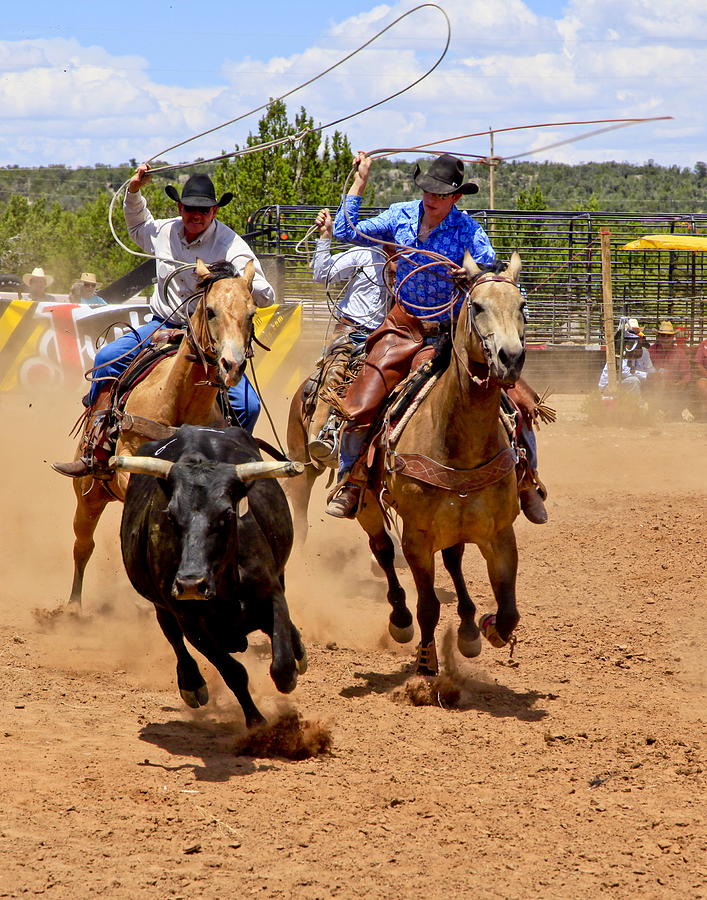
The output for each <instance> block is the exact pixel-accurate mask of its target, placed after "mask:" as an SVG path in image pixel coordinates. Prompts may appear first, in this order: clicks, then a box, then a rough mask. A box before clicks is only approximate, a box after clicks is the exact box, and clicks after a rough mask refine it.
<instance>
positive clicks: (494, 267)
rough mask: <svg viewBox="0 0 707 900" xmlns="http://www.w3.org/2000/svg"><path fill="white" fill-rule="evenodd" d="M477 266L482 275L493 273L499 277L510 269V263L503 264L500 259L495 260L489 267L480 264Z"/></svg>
mask: <svg viewBox="0 0 707 900" xmlns="http://www.w3.org/2000/svg"><path fill="white" fill-rule="evenodd" d="M477 265H478V267H479V269H480V271H481V274H482V275H483V274H484V272H493V273H494V275H498V274H500V273H501V272H505V271H506V269H507V268H508V263H506V262H503V260H500V259H496V260H494V261H493V262H492V263H489V265H481V264H479V263H477Z"/></svg>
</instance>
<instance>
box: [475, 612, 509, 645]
mask: <svg viewBox="0 0 707 900" xmlns="http://www.w3.org/2000/svg"><path fill="white" fill-rule="evenodd" d="M479 629H480V630H481V633H482V634H483V636H484V637H485V638H486V640H487V641H488V642H489V644H491V646H492V647H498V648H500V647H505V646H506V644H507V643H508V641H504V640H503V638H502V637H501V635H500V634H499V633H498V631H496V616H495V614H494V613H487V614H486V615H485V616H482V617H481V618H480V619H479Z"/></svg>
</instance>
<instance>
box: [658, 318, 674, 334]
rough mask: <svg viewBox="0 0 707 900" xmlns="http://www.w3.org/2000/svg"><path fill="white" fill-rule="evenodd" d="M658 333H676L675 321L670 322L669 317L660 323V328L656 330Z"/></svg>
mask: <svg viewBox="0 0 707 900" xmlns="http://www.w3.org/2000/svg"><path fill="white" fill-rule="evenodd" d="M656 334H670V335H674V334H675V329H674V328H673V323H672V322H669V321H668V320H667V319H666V320H665V321H664V322H661V323H660V328H658V330H657V331H656Z"/></svg>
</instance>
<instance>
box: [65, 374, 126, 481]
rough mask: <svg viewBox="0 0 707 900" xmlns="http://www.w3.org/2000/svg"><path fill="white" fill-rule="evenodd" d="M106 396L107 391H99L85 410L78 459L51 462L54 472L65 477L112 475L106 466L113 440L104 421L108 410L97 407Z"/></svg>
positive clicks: (113, 444)
mask: <svg viewBox="0 0 707 900" xmlns="http://www.w3.org/2000/svg"><path fill="white" fill-rule="evenodd" d="M108 396H109V392H108V391H105V392H101V393H100V394H99V395H98V398H97V399H96V403H95V405H94V406H93V407H92V408H89V409H87V410H86V413H85V415H86V421H85V424H84V429H83V433H82V435H81V443H80V450H81V454H80V456H79V457H78V459H73V460H71V462H65V463H62V462H55V463H52V469H54V471H55V472H58V473H59V474H60V475H66V476H67V478H84V477H85V476H86V475H95V476H96V477H104V478H106V477H109V476H110V477H112V472H110V470H109V468H108V460H109V459H110V457H111V455H112V452H113V448H114V446H115V441H114V439H113V435H112V434H111V432H112V429H111V428H110V426H109V423H108V422H107V421H106V419H107V418H108V416H109V414H110V410H109V409H97V407H100V406H101V402H102V401H104V400H107V399H108Z"/></svg>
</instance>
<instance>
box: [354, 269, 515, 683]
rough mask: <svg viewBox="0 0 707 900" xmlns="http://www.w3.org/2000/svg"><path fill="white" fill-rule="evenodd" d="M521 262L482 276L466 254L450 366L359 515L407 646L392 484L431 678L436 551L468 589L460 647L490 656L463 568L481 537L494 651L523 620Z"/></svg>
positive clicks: (421, 659)
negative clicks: (516, 402) (391, 527)
mask: <svg viewBox="0 0 707 900" xmlns="http://www.w3.org/2000/svg"><path fill="white" fill-rule="evenodd" d="M520 267H521V261H520V257H519V256H518V254H517V253H514V254H513V256H512V258H511V261H510V263H509V265H508V267H507V269H506V270H505V271H504V272H503V273H502V274H496V273H493V272H482V271H481V270H480V269H479V268H478V267H477V266H476V264H475V263H474V262H473V260H472V259H471V257H470V256H469V254H468V253H467V254H466V256H465V259H464V268H465V269H466V271H467V273H468V275H469V277H470V278H471V280H472V284H471V288H470V289H469V291H468V293H467V295H466V300H465V303H464V304H463V307H462V310H461V313H460V315H459V318H458V321H457V325H456V332H455V334H454V337H453V352H452V360H451V362H450V364H449V368H448V369H447V370H446V371H445V372H444V374H443V375H442V376H441V377H440V379H439V381H438V382H437V383H436V384H435V385H434V387H433V388H432V389H431V391H430V392H429V393H428V394H427V396H426V397H425V398H424V400H423V401H422V403H421V405H420V407H419V409H418V410H417V412H416V413H415V414H414V416H413V417H412V418H411V419H410V421H409V422H408V424H407V426H406V427H405V429H404V430H403V432H402V435H401V436H400V438H399V441H398V443H397V445H396V446H395V447H394V449H389V450H388V452H387V453H386V454H379V455H378V457H379V460H378V463H377V467H376V470H375V472H374V476H375V477H374V481H375V483H376V486H377V489H376V490H373V489H371V488H367V489H366V491H365V493H364V496H363V498H362V502H361V504H360V507H359V511H358V514H357V518H358V521H359V522H360V524H361V526H362V527H363V528H364V530H365V531H366V532H367V533H368V537H369V544H370V547H371V550H372V552H373V554H374V556H375V557H376V560H377V561H378V563H379V565H380V566H381V568H382V569H383V571H384V572H385V575H386V578H387V580H388V602H389V603H390V605H391V607H392V612H391V614H390V619H389V626H388V628H389V631H390V634H391V635H392V636H393V638H394V639H395V640H396V641H398V642H399V643H407V642H408V641H410V640H412V637H413V624H412V615H411V613H410V610H409V609H408V607H407V606H406V603H405V592H404V590H403V588H402V586H401V584H400V581H399V580H398V577H397V575H396V572H395V569H394V567H393V559H394V548H393V542H392V540H391V538H390V536H389V535H388V533H387V531H386V528H385V522H384V514H383V510H382V507H381V504H380V501H379V495H380V490H381V489H382V490H383V492H384V499H385V500H386V502H387V503H389V504H390V505H391V506H392V507H393V508H394V509H395V511H396V513H397V514H398V516H399V517H400V519H401V521H402V542H401V543H402V551H403V554H404V556H405V559H406V560H407V562H408V564H409V566H410V569H411V570H412V574H413V577H414V580H415V586H416V588H417V621H418V624H419V627H420V643H419V645H418V651H417V673H418V674H420V675H435V674H437V671H438V663H437V653H436V648H435V629H436V627H437V623H438V621H439V613H440V603H439V599H438V598H437V595H436V593H435V589H434V572H435V562H434V557H435V553H436V552H437V551H439V550H441V551H442V560H443V562H444V565H445V567H446V569H447V571H448V572H449V574H450V575H451V577H452V581H453V582H454V587H455V590H456V593H457V601H458V605H457V612H458V613H459V617H460V620H461V622H460V625H459V629H458V632H457V645H458V647H459V650H460V652H461V653H462V654H463V655H464V656H467V657H474V656H477V655H478V654H479V653H480V652H481V637H480V631H479V626H478V625H477V623H476V621H475V615H476V607H475V606H474V603H473V602H472V600H471V597H470V596H469V592H468V590H467V586H466V583H465V581H464V576H463V574H462V557H463V554H464V548H465V544H469V543H473V544H476V545H477V546H478V547H479V549H480V551H481V553H482V554H483V556H484V558H485V560H486V565H487V570H488V574H489V579H490V581H491V585H492V587H493V592H494V596H495V599H496V603H497V607H498V611H497V614H496V615H495V617H493V616H490V617H489V618H488V620H487V622H485V623H484V629H483V630H484V633H485V635H486V637H487V638H488V639H489V640H490V642H491V643H492V644H494V646H503V645H504V644H506V643H507V642H508V641H509V639H510V638H511V635H512V632H513V629H514V628H515V627H516V625H517V624H518V621H519V618H520V617H519V615H518V610H517V608H516V591H515V582H516V571H517V566H518V553H517V549H516V540H515V534H514V531H513V521H514V520H515V518H516V516H517V515H518V512H519V506H518V491H517V484H516V473H515V452H514V450H513V449H512V448H510V447H509V440H508V437H507V433H506V430H505V429H504V428H503V427H502V425H501V424H500V423H499V406H500V397H501V388H502V387H506V386H510V385H513V384H514V383H515V381H516V379H517V378H518V377H519V375H520V372H521V369H522V367H523V362H524V359H525V349H524V330H525V324H524V306H525V301H524V299H523V297H522V295H521V293H520V291H519V290H518V286H517V284H516V281H517V278H518V274H519V272H520ZM442 467H446V468H444V469H442ZM406 473H407V474H406ZM413 476H417V477H413ZM421 478H422V479H425V480H421ZM429 481H432V482H436V484H433V483H429ZM441 485H444V486H441Z"/></svg>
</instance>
